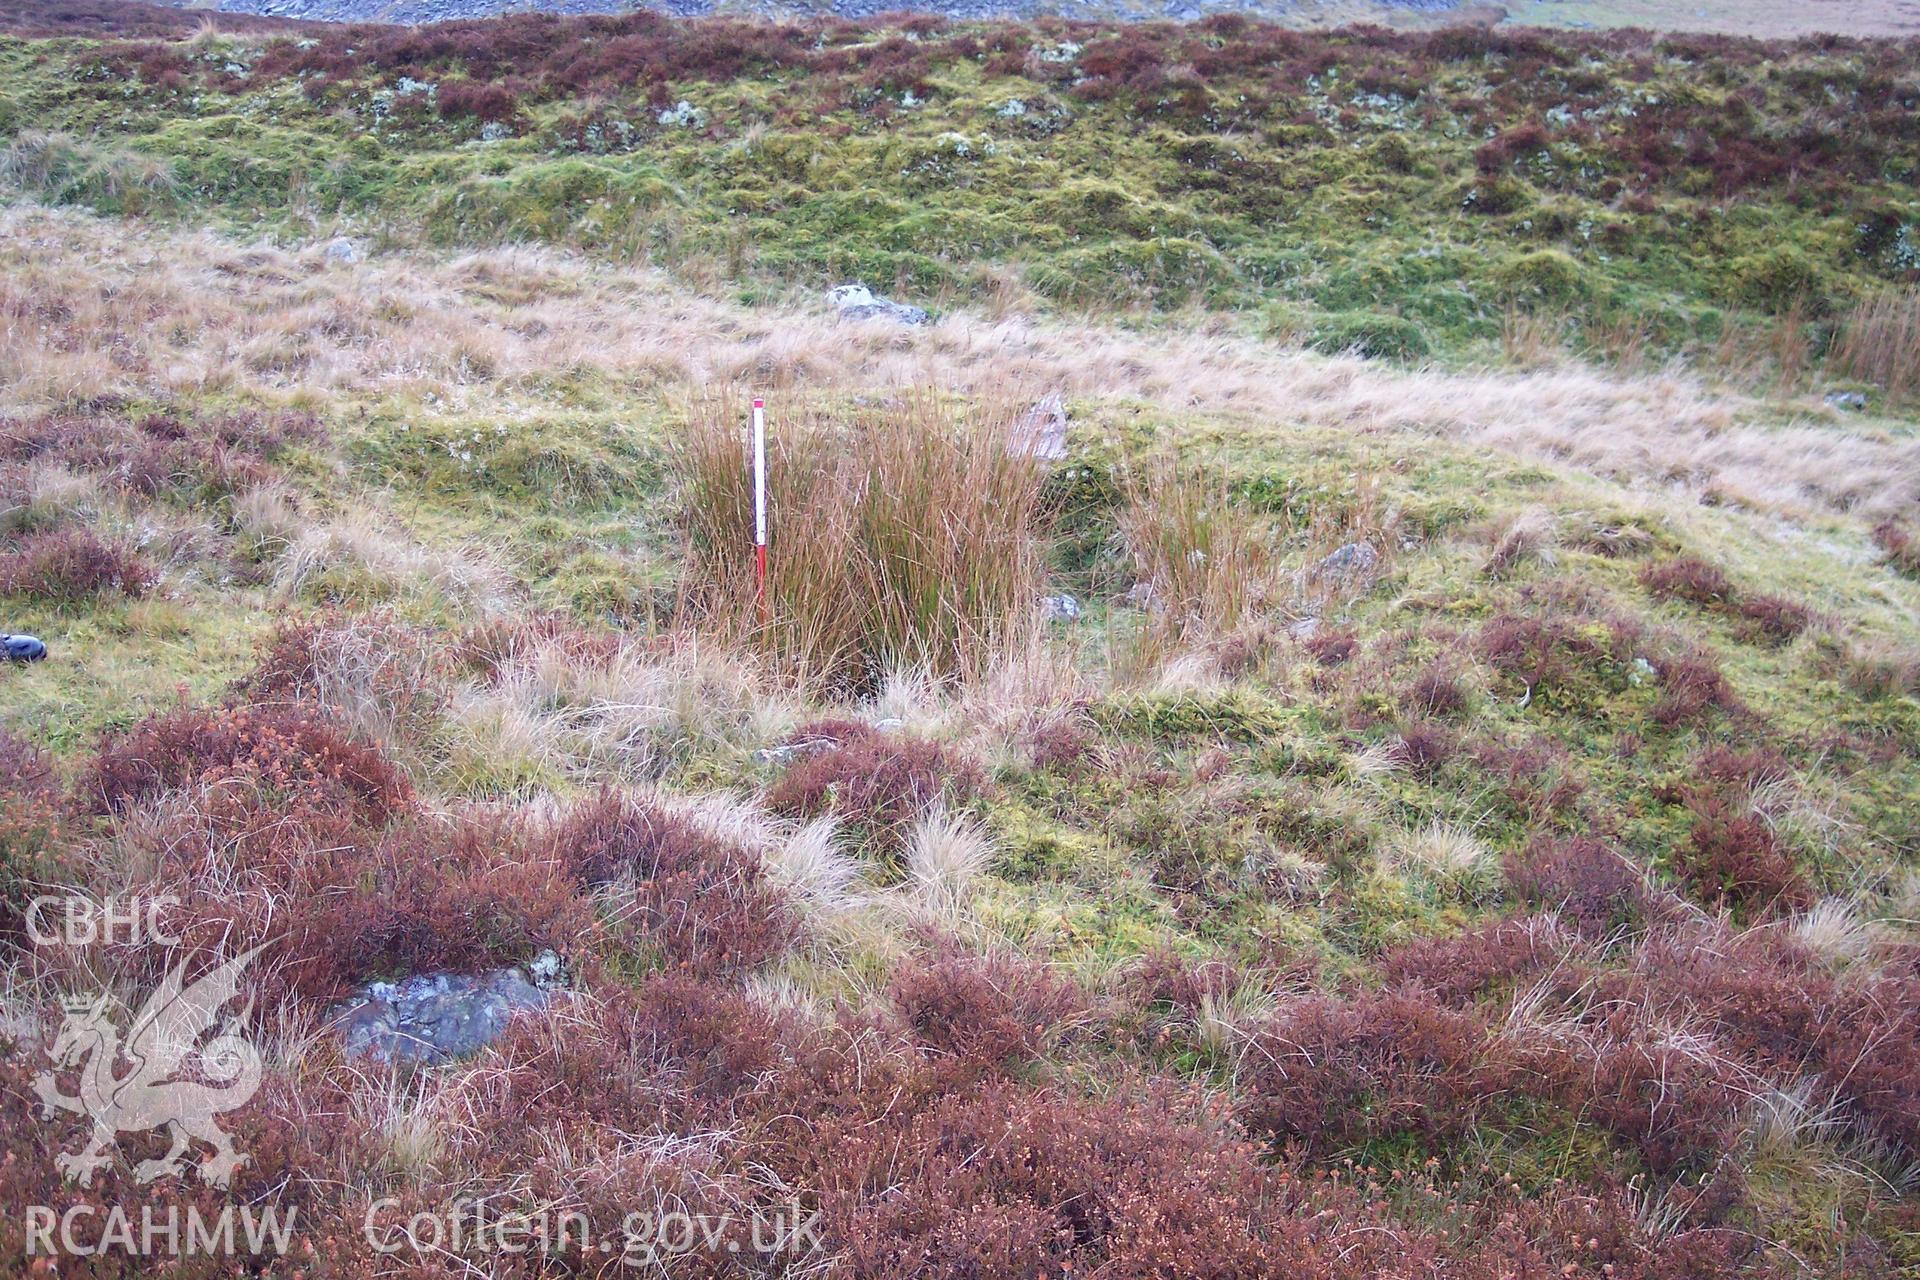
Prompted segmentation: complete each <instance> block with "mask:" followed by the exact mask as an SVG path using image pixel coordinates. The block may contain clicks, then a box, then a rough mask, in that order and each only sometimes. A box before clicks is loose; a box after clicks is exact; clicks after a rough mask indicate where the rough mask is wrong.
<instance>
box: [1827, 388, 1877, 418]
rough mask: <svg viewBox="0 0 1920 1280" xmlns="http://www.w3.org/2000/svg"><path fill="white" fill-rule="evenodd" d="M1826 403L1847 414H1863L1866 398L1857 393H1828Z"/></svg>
mask: <svg viewBox="0 0 1920 1280" xmlns="http://www.w3.org/2000/svg"><path fill="white" fill-rule="evenodd" d="M1827 403H1828V404H1830V405H1832V406H1833V407H1834V408H1836V409H1843V410H1845V411H1846V412H1848V413H1863V412H1865V411H1866V407H1867V397H1866V396H1865V395H1864V394H1863V393H1861V392H1858V391H1829V392H1827Z"/></svg>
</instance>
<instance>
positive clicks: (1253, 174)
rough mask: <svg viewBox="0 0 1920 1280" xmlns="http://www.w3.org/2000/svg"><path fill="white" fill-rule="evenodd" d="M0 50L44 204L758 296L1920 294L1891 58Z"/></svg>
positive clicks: (1824, 331)
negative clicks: (348, 237)
mask: <svg viewBox="0 0 1920 1280" xmlns="http://www.w3.org/2000/svg"><path fill="white" fill-rule="evenodd" d="M0 59H4V66H5V69H6V72H7V91H6V92H7V100H6V101H5V103H4V104H0V129H5V130H7V131H9V132H10V133H11V134H12V141H11V143H10V150H9V152H8V161H7V170H8V172H9V174H10V175H11V176H12V178H13V181H14V182H15V183H16V184H17V185H18V186H19V187H21V188H23V189H26V190H30V191H33V192H35V193H38V194H39V195H40V196H42V197H43V198H48V199H55V200H59V201H63V202H72V203H79V204H86V205H90V206H93V207H96V208H101V209H105V210H109V211H142V212H150V213H159V214H171V215H177V216H187V217H200V216H214V217H217V218H220V219H222V220H224V221H226V222H228V223H229V224H231V225H238V226H247V227H255V228H260V229H263V230H267V231H270V232H274V233H276V234H281V235H305V234H311V233H312V232H313V231H314V230H315V229H316V228H321V227H327V226H332V225H336V224H340V225H349V226H360V227H371V228H374V229H376V230H377V231H379V232H381V233H383V234H385V235H386V236H388V237H390V238H392V239H395V240H399V241H415V240H426V241H430V242H438V243H443V244H464V243H476V242H477V243H489V242H499V241H537V242H548V243H554V244H564V245H572V246H579V247H583V248H587V249H590V250H592V251H593V252H595V253H598V254H603V255H606V256H610V257H612V258H615V259H618V260H621V261H630V260H636V259H644V260H647V261H651V262H656V263H660V264H664V265H667V266H669V267H671V268H673V269H674V270H675V271H676V272H677V273H679V274H680V276H681V277H682V278H683V279H685V280H688V281H690V282H692V283H693V284H695V285H696V286H697V287H700V288H703V289H706V290H709V291H713V292H716V293H724V294H730V295H735V296H740V297H746V298H752V297H756V296H761V295H763V294H764V293H765V292H766V291H767V290H769V289H776V290H777V289H780V288H781V287H783V286H789V285H793V286H800V287H805V288H814V287H817V286H820V285H822V284H825V283H830V282H833V281H836V280H838V279H841V278H843V277H844V278H853V277H857V278H862V279H866V280H868V281H871V282H872V283H874V284H875V285H877V286H880V287H884V288H888V289H892V290H896V291H898V292H900V293H902V294H904V295H907V296H910V297H912V298H916V299H919V300H923V301H931V302H934V303H936V304H951V303H954V302H957V301H966V302H968V303H970V304H985V305H992V306H1001V307H1032V306H1041V307H1052V308H1064V309H1066V310H1068V311H1070V312H1071V311H1076V310H1083V309H1088V308H1097V309H1099V310H1101V311H1102V312H1105V313H1111V312H1112V311H1114V310H1116V309H1117V310H1120V311H1123V312H1125V311H1132V312H1135V313H1138V314H1141V315H1147V314H1151V313H1154V312H1156V311H1164V310H1168V309H1182V308H1190V307H1199V308H1205V309H1217V310H1225V311H1231V312H1234V313H1237V314H1239V315H1241V316H1243V317H1244V319H1245V322H1246V323H1247V324H1248V325H1249V326H1250V327H1251V328H1252V329H1253V330H1255V331H1257V332H1260V333H1263V334H1266V335H1268V336H1271V337H1273V338H1276V339H1281V340H1286V341H1304V342H1308V343H1311V344H1314V345H1317V346H1320V347H1322V348H1324V349H1346V348H1356V349H1360V350H1363V351H1367V352H1370V353H1372V354H1376V355H1384V356H1393V357H1403V358H1416V359H1417V358H1420V357H1422V356H1424V355H1426V354H1428V353H1430V352H1431V353H1437V354H1440V355H1443V356H1464V355H1481V356H1485V355H1488V354H1495V353H1499V352H1502V351H1510V350H1512V349H1513V347H1514V346H1515V345H1516V341H1518V342H1520V343H1521V344H1522V345H1524V344H1525V343H1528V342H1536V341H1545V342H1546V343H1548V344H1549V345H1551V346H1560V345H1571V346H1573V347H1576V348H1578V349H1580V350H1583V351H1586V352H1589V353H1594V354H1598V355H1601V356H1603V357H1607V358H1614V359H1627V360H1633V359H1639V358H1643V357H1644V356H1645V355H1651V354H1659V353H1664V352H1673V351H1693V352H1696V353H1702V354H1712V355H1716V356H1718V357H1719V358H1721V359H1722V360H1723V361H1725V360H1727V359H1729V358H1732V357H1735V356H1739V357H1742V358H1750V353H1751V352H1752V351H1753V350H1755V349H1759V350H1763V351H1765V352H1768V353H1769V355H1768V356H1767V357H1766V359H1767V361H1768V362H1770V363H1775V364H1780V365H1785V366H1795V365H1800V366H1804V364H1805V363H1806V362H1807V361H1808V360H1818V359H1819V357H1820V356H1821V355H1822V353H1823V352H1824V351H1825V350H1826V348H1827V347H1828V346H1829V345H1830V343H1831V342H1832V341H1833V338H1834V335H1835V333H1836V330H1837V329H1839V328H1840V327H1841V326H1842V325H1843V322H1844V320H1845V317H1846V316H1847V315H1848V313H1849V312H1850V310H1851V309H1852V308H1853V307H1854V306H1855V305H1856V304H1858V303H1860V302H1862V301H1863V300H1865V299H1868V298H1872V297H1876V296H1879V295H1882V294H1884V293H1885V292H1886V291H1887V290H1889V289H1891V288H1893V287H1896V286H1899V285H1902V284H1905V283H1908V282H1911V281H1912V280H1913V279H1914V278H1915V272H1916V269H1917V268H1920V258H1917V257H1916V254H1917V253H1920V249H1916V244H1917V243H1920V241H1916V239H1915V237H1916V235H1920V231H1916V226H1917V225H1920V209H1917V207H1916V205H1915V203H1914V201H1913V198H1912V180H1913V177H1914V175H1915V173H1916V166H1917V165H1920V134H1916V131H1915V127H1914V124H1913V122H1914V120H1915V119H1916V113H1915V107H1916V104H1917V103H1920V98H1917V97H1916V94H1920V89H1916V83H1920V82H1917V81H1916V54H1915V50H1914V46H1913V45H1912V44H1910V43H1900V42H1894V41H1877V42H1876V41H1856V40H1832V39H1822V40H1808V41H1803V42H1799V43H1783V42H1776V43H1771V44H1769V43H1763V42H1757V41H1750V40H1737V39H1730V38H1723V37H1687V36H1667V37H1654V36H1652V35H1649V34H1646V33H1632V32H1629V33H1623V34H1609V35H1594V34H1573V33H1565V32H1557V33H1549V32H1544V31H1512V32H1507V31H1492V32H1488V31H1449V32H1440V33H1427V34H1412V33H1387V32H1383V31H1378V30H1373V31H1351V32H1336V33H1331V34H1329V33H1310V32H1293V31H1283V30H1280V29H1276V28H1268V27H1262V26H1259V25H1256V24H1248V23H1242V22H1239V21H1237V20H1233V19H1226V18H1220V19H1214V20H1210V21H1209V22H1207V23H1203V24H1200V25H1198V26H1195V27H1171V26H1154V25H1147V26H1136V27H1125V28H1118V29H1104V30H1103V29H1098V28H1091V27H1069V26H1064V25H1058V24H1051V25H1049V24H1043V25H1040V26H1019V25H1004V24H1002V25H975V26H968V25H959V26H947V25H942V24H938V23H933V22H929V21H917V22H915V23H913V24H909V25H908V26H907V27H904V28H898V29H874V30H868V29H863V28H857V27H851V26H844V25H842V26H827V27H819V28H801V27H779V26H760V27H755V26H750V25H730V24H728V23H724V22H721V23H708V24H695V25H691V26H683V25H674V24H670V23H667V22H665V21H663V20H659V19H655V18H651V17H648V16H645V15H641V16H635V17H631V18H623V19H617V20H616V19H555V18H550V17H539V16H535V17H524V18H512V19H507V20H505V22H504V23H502V24H499V25H495V26H484V25H483V26H475V25H470V24H458V23H456V24H450V25H447V26H444V27H436V28H432V29H429V30H424V31H421V32H418V33H408V32H404V31H402V30H400V29H381V28H350V29H337V30H323V31H318V32H316V33H314V34H311V35H305V36H298V37H296V36H292V35H289V36H286V37H274V36H270V35H257V34H248V35H220V36H206V37H203V38H199V39H195V40H193V41H173V42H143V41H128V42H110V43H105V44H101V43H89V42H75V41H18V40H16V41H10V42H8V43H7V44H6V45H5V47H4V49H3V50H0ZM1789 371H1790V372H1792V371H1794V370H1793V369H1792V368H1789Z"/></svg>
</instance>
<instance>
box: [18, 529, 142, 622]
mask: <svg viewBox="0 0 1920 1280" xmlns="http://www.w3.org/2000/svg"><path fill="white" fill-rule="evenodd" d="M155 576H156V575H155V573H154V570H153V566H152V565H150V564H148V563H147V561H146V559H145V558H144V557H142V556H141V555H139V554H138V553H137V552H135V551H132V550H130V549H128V548H126V547H123V546H120V545H118V544H115V543H110V542H103V541H102V540H101V539H100V538H99V537H97V536H96V535H94V534H93V533H91V532H90V531H88V530H86V529H80V528H71V527H70V528H62V529H50V530H45V531H42V532H40V533H30V534H28V535H27V536H26V537H24V538H22V539H21V540H20V542H19V543H18V545H16V546H14V547H13V548H11V549H10V550H8V551H6V552H4V553H0V595H13V596H27V597H29V598H32V599H36V600H46V601H52V602H55V603H70V602H76V601H80V600H86V599H90V598H92V597H95V596H103V595H117V596H128V597H132V598H138V597H140V596H144V595H146V594H147V593H148V592H149V591H151V590H152V589H153V584H154V580H155Z"/></svg>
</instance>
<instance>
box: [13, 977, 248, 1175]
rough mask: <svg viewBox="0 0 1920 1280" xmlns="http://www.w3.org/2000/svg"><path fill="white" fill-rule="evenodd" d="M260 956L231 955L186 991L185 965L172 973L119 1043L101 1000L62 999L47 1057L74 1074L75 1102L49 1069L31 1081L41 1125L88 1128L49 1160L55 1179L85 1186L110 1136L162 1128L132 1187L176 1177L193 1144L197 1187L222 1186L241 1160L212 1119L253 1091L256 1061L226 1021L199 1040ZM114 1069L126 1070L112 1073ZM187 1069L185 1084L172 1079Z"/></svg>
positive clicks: (107, 1151)
mask: <svg viewBox="0 0 1920 1280" xmlns="http://www.w3.org/2000/svg"><path fill="white" fill-rule="evenodd" d="M260 950H261V949H260V948H259V947H255V948H254V949H253V950H251V951H248V952H245V953H243V954H241V955H237V956H235V957H234V958H233V959H231V960H228V961H227V962H226V963H225V964H222V965H221V966H220V967H218V968H217V969H214V970H213V971H212V972H210V973H208V974H207V975H206V976H204V977H202V978H200V979H199V980H198V981H196V982H194V983H193V984H192V985H191V986H189V985H187V983H186V981H185V979H186V967H187V966H186V962H185V961H182V962H181V963H180V964H178V965H176V966H174V968H173V970H172V971H171V972H170V973H168V974H167V976H166V979H165V981H163V982H162V983H161V984H160V986H159V988H158V989H157V990H155V991H154V993H153V994H152V995H151V996H149V997H148V999H147V1002H146V1004H145V1005H143V1006H142V1007H141V1009H140V1012H139V1013H138V1014H137V1015H135V1017H134V1019H133V1025H132V1027H131V1029H130V1030H129V1031H128V1033H127V1037H126V1040H125V1041H124V1043H123V1042H122V1040H121V1038H120V1028H119V1026H118V1025H117V1024H116V1023H115V1021H114V1019H113V1017H112V1015H111V1014H109V1012H108V1009H107V997H106V995H105V994H101V995H99V996H94V997H79V998H69V999H67V1000H65V1001H64V1002H63V1004H64V1006H65V1009H66V1022H65V1023H64V1024H63V1025H62V1026H61V1028H60V1033H59V1035H58V1036H57V1037H55V1039H54V1042H53V1048H52V1050H51V1051H50V1056H51V1057H52V1059H53V1066H54V1071H59V1070H64V1069H70V1068H73V1067H79V1069H80V1086H79V1087H80V1091H79V1093H78V1095H77V1096H70V1095H68V1094H64V1093H62V1092H60V1085H59V1082H58V1080H57V1079H56V1078H55V1075H54V1071H43V1072H41V1073H40V1075H39V1076H38V1077H37V1078H36V1079H35V1080H34V1082H33V1087H34V1092H35V1093H37V1094H38V1095H39V1096H40V1112H41V1116H42V1117H43V1118H46V1119H51V1118H52V1117H53V1116H54V1115H55V1114H56V1112H59V1111H69V1112H72V1113H74V1114H76V1115H84V1116H86V1117H87V1118H89V1119H90V1120H92V1121H93V1133H92V1136H91V1139H90V1140H89V1141H88V1143H87V1145H86V1146H85V1147H83V1148H82V1149H81V1150H79V1151H76V1152H69V1153H64V1154H62V1155H61V1156H59V1157H58V1158H57V1160H56V1162H55V1163H57V1164H58V1165H59V1167H60V1171H61V1172H62V1173H63V1174H65V1175H66V1176H67V1177H68V1178H69V1179H71V1180H73V1181H75V1182H78V1183H79V1184H80V1185H81V1186H83V1187H85V1186H91V1185H92V1183H93V1174H94V1171H95V1170H96V1169H99V1168H101V1167H102V1166H103V1165H106V1164H107V1163H109V1162H110V1161H111V1160H112V1158H113V1157H112V1155H111V1150H112V1148H113V1146H114V1143H115V1140H116V1138H117V1136H118V1135H119V1134H122V1133H142V1132H146V1131H149V1130H153V1129H162V1128H164V1129H166V1130H167V1131H168V1132H169V1134H170V1136H171V1139H172V1145H171V1147H170V1148H169V1149H168V1151H167V1153H166V1154H165V1155H163V1156H161V1157H160V1158H159V1159H157V1160H143V1161H141V1162H140V1164H139V1165H138V1166H136V1167H135V1169H134V1179H135V1181H136V1182H139V1183H143V1184H144V1183H149V1182H153V1181H156V1180H157V1179H160V1178H164V1177H166V1176H167V1175H168V1174H179V1173H182V1172H184V1171H185V1169H186V1167H187V1165H188V1164H189V1163H190V1161H189V1158H188V1148H189V1146H190V1143H191V1141H192V1140H193V1139H195V1138H197V1139H199V1140H200V1141H201V1142H204V1143H206V1144H207V1145H208V1146H211V1147H212V1148H213V1154H212V1155H210V1156H208V1157H207V1158H206V1159H205V1160H202V1161H201V1162H200V1164H199V1171H200V1178H201V1181H203V1182H206V1183H207V1184H209V1185H211V1186H215V1187H223V1188H224V1187H225V1186H226V1185H227V1184H228V1182H229V1181H230V1180H231V1179H232V1177H233V1173H234V1170H236V1169H238V1168H239V1167H240V1166H241V1165H243V1164H245V1163H246V1162H247V1157H246V1156H245V1155H243V1154H242V1153H240V1152H238V1151H235V1150H234V1148H233V1141H232V1139H230V1138H229V1137H228V1136H227V1134H226V1133H225V1131H223V1130H222V1129H221V1128H220V1127H219V1126H218V1125H216V1124H215V1123H214V1122H213V1118H214V1117H215V1116H216V1115H218V1114H219V1113H221V1112H223V1111H232V1110H233V1109H234V1108H235V1107H240V1106H244V1105H245V1104H246V1102H247V1101H248V1099H250V1098H252V1097H253V1095H254V1092H255V1091H256V1090H257V1089H259V1087H260V1054H259V1052H258V1051H257V1050H256V1049H255V1048H254V1047H253V1045H252V1044H251V1043H249V1042H248V1041H247V1040H246V1038H245V1037H244V1036H243V1035H241V1033H240V1029H239V1021H238V1020H237V1019H234V1018H229V1019H228V1020H227V1021H225V1022H224V1023H222V1024H221V1026H220V1028H219V1032H218V1034H216V1035H214V1036H213V1038H212V1039H210V1040H207V1041H206V1043H205V1044H202V1043H201V1041H202V1040H203V1039H204V1038H205V1037H206V1036H207V1034H208V1033H209V1032H211V1031H213V1030H214V1023H215V1022H216V1020H217V1019H218V1015H219V1013H220V1010H221V1008H222V1007H223V1006H225V1005H226V1004H228V1003H229V1002H231V1001H232V1000H233V998H234V997H235V996H236V995H237V994H238V993H239V989H240V978H241V975H242V974H243V973H245V972H246V968H247V965H248V964H250V963H252V961H253V958H254V957H255V956H257V955H259V954H260ZM243 1016H244V1015H243ZM123 1062H124V1063H126V1064H128V1067H127V1070H126V1071H125V1072H124V1073H123V1074H118V1075H116V1074H115V1068H116V1067H118V1066H119V1065H120V1064H121V1063H123ZM189 1068H192V1070H191V1076H192V1078H187V1079H179V1078H176V1077H179V1076H181V1075H183V1074H185V1073H187V1072H188V1070H189Z"/></svg>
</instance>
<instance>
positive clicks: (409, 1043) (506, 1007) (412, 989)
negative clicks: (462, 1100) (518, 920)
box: [330, 951, 566, 1066]
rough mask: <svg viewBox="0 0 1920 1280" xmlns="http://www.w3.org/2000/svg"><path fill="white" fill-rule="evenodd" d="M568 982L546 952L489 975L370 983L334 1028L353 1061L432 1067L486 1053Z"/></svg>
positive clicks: (558, 961) (434, 976) (335, 1019)
mask: <svg viewBox="0 0 1920 1280" xmlns="http://www.w3.org/2000/svg"><path fill="white" fill-rule="evenodd" d="M565 982H566V967H565V964H564V963H563V962H562V961H561V959H560V957H559V956H557V955H555V954H554V953H553V952H551V951H543V952H541V953H540V954H539V955H538V956H537V957H535V958H534V960H533V961H532V962H531V963H529V964H526V965H522V966H516V967H514V968H510V969H495V970H493V971H491V972H489V973H481V974H460V973H426V974H420V975H417V976H415V977H412V978H408V979H406V980H405V981H403V982H371V983H368V984H367V986H366V987H365V988H364V989H363V990H362V991H361V992H360V993H359V994H358V995H357V996H355V997H354V998H353V999H352V1000H349V1001H348V1002H347V1003H346V1004H344V1005H342V1006H341V1007H340V1008H339V1009H338V1010H336V1011H335V1012H334V1014H333V1016H332V1018H331V1020H330V1021H331V1024H332V1026H333V1027H334V1029H335V1030H336V1031H338V1032H339V1033H340V1036H341V1038H342V1040H343V1041H344V1042H345V1045H346V1050H347V1055H348V1056H349V1057H355V1058H371V1059H373V1060H374V1061H376V1062H383V1063H395V1064H399V1063H419V1064H422V1065H426V1066H432V1065H434V1064H437V1063H441V1062H446V1061H448V1060H450V1059H453V1058H464V1057H467V1056H468V1055H470V1054H475V1053H478V1052H479V1051H480V1050H482V1049H484V1048H486V1047H487V1046H488V1045H490V1044H492V1043H493V1042H494V1041H495V1040H498V1039H499V1038H500V1036H501V1033H503V1032H504V1031H505V1030H506V1029H507V1024H508V1023H509V1022H510V1021H511V1020H512V1018H513V1015H514V1014H516V1013H520V1012H523V1011H538V1010H541V1009H545V1008H546V1007H547V1003H548V1001H549V1000H550V999H551V998H552V994H553V992H554V991H555V990H556V989H557V988H559V987H561V986H564V985H565Z"/></svg>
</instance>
